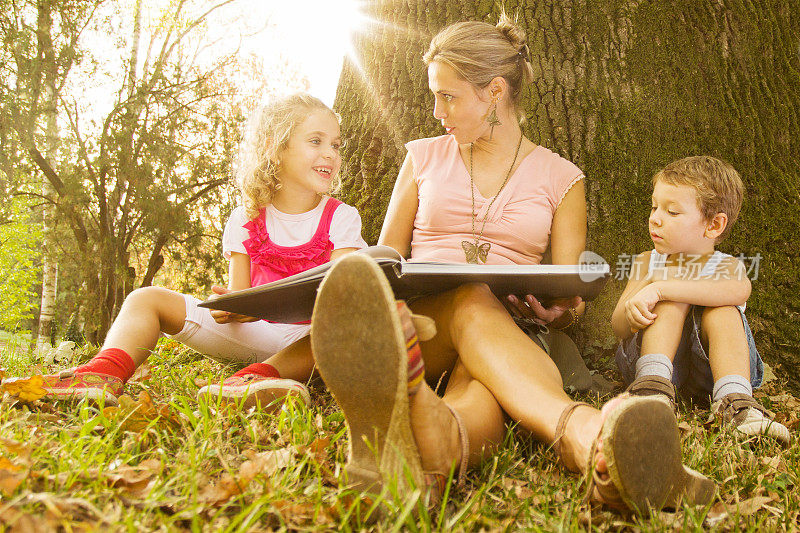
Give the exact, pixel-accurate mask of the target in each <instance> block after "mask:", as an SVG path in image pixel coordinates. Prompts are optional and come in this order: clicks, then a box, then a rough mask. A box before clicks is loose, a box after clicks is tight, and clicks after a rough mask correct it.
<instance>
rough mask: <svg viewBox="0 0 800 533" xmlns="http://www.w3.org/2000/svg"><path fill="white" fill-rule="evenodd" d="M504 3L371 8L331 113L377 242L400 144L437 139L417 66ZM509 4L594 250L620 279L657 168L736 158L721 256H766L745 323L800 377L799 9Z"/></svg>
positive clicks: (536, 100) (538, 124)
mask: <svg viewBox="0 0 800 533" xmlns="http://www.w3.org/2000/svg"><path fill="white" fill-rule="evenodd" d="M499 4H500V3H496V2H494V1H489V0H485V1H484V0H480V1H473V0H447V1H435V2H430V1H421V0H402V1H401V0H378V1H376V2H373V3H372V4H371V6H372V7H371V13H370V14H371V15H372V16H373V17H374V18H376V19H378V20H379V21H381V22H382V23H383V24H381V25H379V26H375V27H374V28H373V30H372V31H370V32H369V33H365V34H363V35H362V36H360V37H359V39H358V42H357V50H358V52H359V55H358V63H359V65H360V66H358V67H357V66H356V65H355V64H353V63H352V62H351V63H349V64H347V65H346V67H345V72H344V73H343V76H342V79H341V83H340V86H339V91H338V93H337V100H336V105H335V107H336V108H337V110H338V111H339V112H340V113H341V114H342V116H343V127H342V129H343V131H345V132H347V135H348V143H347V144H346V146H345V148H344V159H345V161H346V164H347V166H346V168H347V175H346V177H345V179H344V184H343V194H342V196H343V197H344V199H345V200H346V201H348V202H351V203H353V204H355V205H356V206H357V207H358V208H359V210H360V211H361V214H362V217H364V220H365V237H366V238H367V239H368V240H369V241H370V242H372V243H374V242H375V240H376V239H377V236H378V233H379V230H380V225H381V222H382V220H383V215H384V213H385V210H386V206H387V204H388V200H389V197H390V195H391V190H392V185H393V183H394V180H395V178H396V176H397V170H398V167H399V164H400V163H401V162H402V160H403V157H404V152H405V149H404V148H403V143H404V142H406V141H408V140H410V139H414V138H418V137H425V136H432V135H439V134H442V133H443V132H442V129H441V127H440V126H439V125H438V124H437V121H436V120H435V119H433V117H432V110H433V109H432V105H433V99H432V98H431V96H430V95H429V94H428V89H427V76H426V70H425V67H424V65H423V63H422V60H421V57H422V54H423V52H424V50H425V49H426V47H427V45H428V43H429V41H430V38H431V37H432V36H433V35H434V34H435V33H436V32H438V31H439V30H440V29H442V28H443V27H444V26H446V25H448V24H450V23H453V22H456V21H460V20H485V21H487V22H491V23H495V22H496V21H497V18H498V15H499V10H500V7H499ZM504 5H505V9H506V11H507V12H509V13H510V14H512V15H516V16H517V17H518V18H519V21H520V22H521V23H522V25H523V26H524V27H525V28H526V29H527V31H528V35H529V42H530V45H531V49H532V55H533V65H534V69H535V72H536V74H535V80H534V82H533V84H532V85H531V86H530V87H529V88H528V90H527V92H526V93H525V94H524V98H523V107H524V109H525V110H526V118H527V122H526V124H525V125H524V130H525V133H526V134H527V135H528V136H529V137H530V138H531V139H532V140H534V142H537V143H540V144H542V145H544V146H546V147H548V148H550V149H552V150H554V151H556V152H558V153H560V154H561V155H563V156H564V157H566V158H568V159H570V160H571V161H574V162H575V163H576V164H578V165H579V166H580V167H581V168H582V169H583V170H584V171H585V173H586V175H587V178H588V179H587V195H588V204H589V221H590V228H589V247H590V249H592V250H593V251H596V252H598V253H600V254H602V255H603V256H604V257H605V258H606V259H607V260H608V261H609V263H610V264H611V266H612V271H614V270H618V271H619V270H621V268H622V267H625V266H626V265H629V263H628V261H629V259H630V255H631V254H634V253H637V252H639V251H642V250H645V249H648V248H649V247H651V246H652V243H651V242H650V240H649V236H648V234H647V231H646V224H645V220H646V217H647V214H648V209H649V205H650V204H649V202H650V200H649V195H650V189H651V185H650V180H651V177H652V175H653V174H654V173H655V171H657V170H658V169H659V168H660V167H663V166H664V165H665V164H666V163H668V162H670V161H672V160H674V159H677V158H680V157H684V156H687V155H692V154H701V153H702V154H711V155H715V156H718V157H722V158H724V159H726V160H727V161H729V162H730V163H732V164H733V165H734V166H735V167H736V168H737V169H738V170H739V172H740V173H741V174H742V177H743V178H744V181H745V184H746V187H747V194H746V201H745V205H744V208H743V211H742V214H741V218H740V220H739V222H738V223H737V225H736V227H735V229H734V231H733V234H732V235H731V236H730V238H729V239H728V240H726V241H725V242H724V243H723V244H722V246H721V249H722V250H723V251H726V252H728V253H732V254H736V255H738V254H740V253H742V254H744V255H746V256H749V257H753V256H757V255H758V254H760V256H761V259H760V263H759V264H758V279H757V280H756V281H755V282H754V291H753V294H752V296H751V298H750V301H749V302H748V308H749V310H750V312H749V313H748V316H749V317H750V320H751V324H752V325H753V327H754V330H755V333H756V340H757V342H758V345H759V348H760V350H761V352H762V354H763V355H764V356H765V359H766V360H767V361H769V362H771V363H783V370H784V371H785V372H786V373H787V374H788V375H789V376H791V377H794V378H798V377H800V365H798V364H797V363H800V341H798V337H797V334H796V323H797V319H798V313H799V312H800V294H798V293H797V291H796V288H797V284H796V280H797V279H798V277H799V276H798V274H800V267H798V264H800V263H799V262H798V259H800V257H798V256H800V252H798V249H797V246H796V245H795V239H796V234H797V230H796V225H797V222H798V220H800V207H798V200H800V198H798V196H799V195H798V190H799V189H798V183H800V166H798V164H797V161H798V160H800V75H799V74H800V41H799V40H798V39H800V37H798V36H800V2H799V1H798V0H764V1H762V2H746V1H744V0H715V1H711V0H707V1H706V0H704V1H701V2H697V1H695V0H676V1H674V2H655V1H644V0H614V1H607V2H596V1H590V0H577V1H572V0H569V1H568V0H544V1H537V2H530V1H527V0H506V1H505V2H504ZM750 264H751V265H752V262H751V263H750ZM752 266H755V265H752ZM616 267H620V268H616ZM751 274H755V269H753V271H752V272H751ZM622 286H623V282H622V281H618V282H615V283H612V284H611V286H610V287H609V288H608V289H607V290H606V291H605V292H604V295H603V296H602V297H601V298H600V299H599V300H598V301H597V302H596V304H595V305H594V306H593V309H591V310H590V312H589V314H588V316H587V318H586V319H585V320H584V321H583V322H584V325H585V329H586V333H587V338H586V339H585V341H584V345H585V347H586V348H590V347H591V346H602V345H605V346H609V345H610V344H609V341H610V340H611V332H610V327H609V326H608V322H609V318H608V317H610V315H611V309H612V307H613V304H614V302H615V301H616V299H617V297H618V296H619V293H620V292H621V290H622ZM795 383H796V381H795Z"/></svg>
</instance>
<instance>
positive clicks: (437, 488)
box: [424, 403, 469, 506]
mask: <svg viewBox="0 0 800 533" xmlns="http://www.w3.org/2000/svg"><path fill="white" fill-rule="evenodd" d="M445 405H447V404H446V403H445ZM447 408H448V409H450V412H451V413H452V414H453V418H454V419H455V421H456V425H457V426H458V436H459V439H460V441H459V442H460V445H461V457H460V460H459V463H458V466H457V467H456V468H457V470H456V471H455V473H454V484H455V485H461V484H462V483H463V482H464V479H465V478H466V477H467V461H468V460H469V438H468V436H467V430H466V428H465V427H464V422H463V421H462V420H461V416H460V415H459V414H458V413H457V412H456V411H455V409H453V408H452V407H450V406H449V405H447ZM424 474H425V485H426V486H427V487H428V489H429V494H430V496H429V500H428V505H429V506H436V505H439V504H440V503H441V501H442V498H443V497H444V493H445V490H446V489H447V480H448V479H449V478H450V472H443V471H438V472H434V471H426V472H424Z"/></svg>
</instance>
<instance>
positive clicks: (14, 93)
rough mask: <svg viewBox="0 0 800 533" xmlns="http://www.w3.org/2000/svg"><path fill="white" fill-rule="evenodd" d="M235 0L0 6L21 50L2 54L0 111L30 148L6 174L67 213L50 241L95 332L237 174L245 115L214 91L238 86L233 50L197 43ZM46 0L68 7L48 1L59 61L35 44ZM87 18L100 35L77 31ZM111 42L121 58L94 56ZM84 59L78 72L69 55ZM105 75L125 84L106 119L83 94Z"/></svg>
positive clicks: (7, 33) (12, 140)
mask: <svg viewBox="0 0 800 533" xmlns="http://www.w3.org/2000/svg"><path fill="white" fill-rule="evenodd" d="M228 3H230V0H229V1H228V2H221V3H219V4H214V5H208V4H207V3H205V2H189V1H185V0H179V1H172V2H166V3H165V4H164V5H163V6H161V9H160V10H159V9H155V8H153V7H152V6H150V7H147V8H146V6H143V5H142V3H141V2H140V1H137V2H136V3H135V4H134V5H133V6H132V8H130V7H126V6H120V5H119V4H107V5H105V6H104V8H105V10H103V11H102V13H100V12H98V11H97V10H93V8H94V7H97V3H96V4H89V3H84V2H74V3H70V2H52V3H47V2H46V1H45V0H40V2H37V3H33V2H11V3H10V4H11V7H13V8H14V9H13V10H12V12H11V13H4V15H3V19H2V21H3V24H2V31H3V38H4V41H5V42H8V43H10V44H11V50H12V51H13V54H7V55H6V56H4V58H5V59H6V61H5V62H4V67H5V70H4V75H3V76H2V78H3V82H4V86H3V99H4V100H5V101H6V102H10V103H9V104H8V105H6V106H4V107H3V109H4V111H6V112H7V113H9V114H10V115H11V116H10V119H11V120H10V121H8V122H6V120H5V118H6V117H4V121H3V122H4V123H5V124H10V125H11V127H12V128H13V129H11V131H8V130H6V129H5V128H4V132H3V139H4V140H5V142H7V143H9V144H13V145H14V146H15V148H14V149H15V150H17V152H22V153H24V154H25V155H26V158H25V159H22V160H20V159H16V158H15V159H13V160H11V161H9V165H8V166H7V167H6V175H7V176H11V175H16V176H23V179H21V180H20V181H19V182H17V183H15V184H14V187H15V188H16V190H17V191H18V192H22V193H26V194H28V195H33V196H36V197H39V198H40V199H41V201H42V202H43V203H44V204H45V205H50V206H52V207H53V208H54V209H55V210H56V212H57V219H58V220H59V222H60V223H61V224H62V225H63V226H62V227H61V228H48V234H49V235H51V236H53V235H54V236H57V238H53V239H52V241H51V242H53V243H55V244H54V246H55V247H56V248H57V250H56V253H57V254H58V255H59V257H60V258H61V260H60V263H61V264H62V265H65V264H66V265H69V267H66V268H62V272H64V271H67V270H69V272H64V273H65V274H68V275H65V276H62V278H66V279H65V280H64V281H65V282H67V283H71V284H72V287H71V291H70V293H71V294H72V295H73V297H74V299H75V300H77V301H75V302H74V303H75V304H77V305H80V307H81V309H82V310H83V313H84V316H83V321H84V322H85V323H86V324H87V325H88V326H89V327H91V331H88V332H87V333H88V337H89V339H90V340H92V341H95V342H99V341H101V340H102V338H103V337H104V335H105V332H106V330H107V329H108V326H109V325H110V321H111V318H112V317H113V316H114V314H115V312H116V310H117V309H118V307H119V305H121V303H122V300H123V299H124V296H125V295H126V294H127V292H129V291H130V290H132V288H133V287H134V286H135V284H136V282H137V281H138V284H140V285H148V284H150V283H152V281H153V278H154V276H155V275H156V273H157V272H158V270H159V269H160V268H161V266H162V265H163V263H164V256H163V252H164V250H165V247H168V246H169V245H170V244H171V243H174V242H180V241H184V242H185V241H187V240H191V239H192V236H198V235H202V234H203V233H204V227H203V226H204V216H206V214H208V213H210V214H214V213H220V210H222V211H224V210H225V203H224V201H223V200H224V198H222V197H220V196H219V194H216V192H217V190H218V188H219V187H220V186H221V185H223V184H225V183H226V182H227V180H228V176H229V169H230V160H231V155H232V151H233V148H234V137H235V134H236V131H237V119H238V117H236V116H230V115H226V114H224V111H225V110H226V109H227V110H230V109H229V108H225V107H224V106H223V105H220V103H219V102H220V97H221V96H222V95H223V94H224V91H227V90H230V89H231V87H230V85H227V84H225V83H220V82H219V80H218V78H219V75H218V73H219V72H223V71H224V69H225V65H226V61H227V58H221V59H217V60H214V61H213V63H212V62H210V61H208V60H207V59H206V61H205V62H202V61H199V60H198V56H201V55H202V54H201V52H202V51H203V49H204V46H205V45H207V44H209V43H207V42H204V41H203V38H202V35H203V30H204V24H205V22H206V20H207V19H208V17H209V15H210V14H211V13H213V12H214V11H215V10H216V9H218V8H219V7H220V6H222V5H225V4H228ZM43 5H48V6H49V5H52V6H55V5H57V6H59V9H58V10H56V9H55V8H54V10H53V11H52V12H51V15H52V17H53V21H52V27H57V28H58V31H57V32H56V31H52V33H51V37H52V36H53V35H56V34H57V35H58V36H59V37H58V38H59V39H60V41H59V42H58V43H55V42H54V43H52V46H51V48H52V49H53V52H54V55H53V57H54V59H52V60H48V59H45V60H43V58H42V57H41V56H42V52H41V51H42V50H46V49H48V46H39V47H38V48H37V47H33V46H31V45H30V44H29V43H30V42H31V39H30V38H31V37H32V36H33V35H34V34H35V33H34V31H35V29H36V30H39V29H41V27H42V26H41V25H37V24H36V23H35V20H36V17H37V16H38V15H39V13H40V10H39V8H40V7H42V6H43ZM67 7H71V8H73V10H72V11H69V10H68V9H67ZM145 9H147V11H145ZM100 15H102V16H100ZM145 21H146V23H144V24H143V22H145ZM87 28H88V30H87ZM87 31H88V32H91V33H93V35H94V39H95V40H94V42H90V41H87V40H86V39H84V38H81V34H82V33H83V32H87ZM39 33H40V34H41V32H39ZM102 35H105V36H113V40H112V41H108V37H106V38H105V39H106V40H105V41H103V40H102V39H100V37H99V36H102ZM32 42H36V41H35V40H33V41H32ZM109 43H111V44H114V45H116V46H117V48H118V49H120V50H123V51H126V52H125V53H124V55H122V56H121V64H122V65H123V67H124V68H122V69H119V68H118V67H116V65H114V64H113V63H112V64H108V61H111V60H110V59H106V60H104V59H102V58H101V57H100V56H99V53H100V52H101V51H102V52H103V53H104V54H106V55H105V56H104V57H108V55H107V54H108V50H107V49H103V50H95V49H94V48H96V47H98V46H100V47H102V46H103V45H105V46H108V45H109ZM92 45H94V46H92ZM7 46H8V45H7ZM56 51H57V53H56ZM94 52H97V53H98V55H97V56H94V55H92V54H93V53H94ZM76 58H78V59H79V60H80V61H77V64H78V66H79V72H78V73H75V70H76V69H72V68H71V67H73V66H74V65H75V64H76V61H75V59H76ZM104 61H105V63H104ZM53 64H55V65H56V69H55V72H56V75H55V76H56V81H55V83H54V85H55V87H56V91H57V94H58V97H59V98H58V119H59V125H60V126H61V127H62V132H61V136H60V142H59V143H58V150H57V151H55V152H51V151H48V149H47V146H48V145H47V141H46V137H45V136H46V134H47V132H48V131H49V130H48V129H47V117H48V116H49V115H47V114H46V113H44V112H43V104H42V102H43V98H42V96H41V94H40V92H39V91H40V89H39V87H40V86H41V85H42V84H41V80H42V76H43V74H42V73H41V72H39V71H41V70H42V69H45V68H46V67H48V65H49V66H52V65H53ZM115 67H116V68H115ZM70 73H73V76H70ZM119 73H124V74H123V75H119ZM104 77H106V78H109V79H111V80H116V82H115V83H116V91H115V95H114V98H113V104H112V105H111V106H110V111H109V112H108V113H105V114H104V115H103V116H102V117H100V118H99V119H98V117H97V112H96V110H95V109H93V107H95V106H99V105H101V103H102V102H96V101H95V102H91V101H89V102H87V100H86V98H85V96H84V94H83V93H84V92H85V91H91V90H94V91H95V92H94V94H98V92H97V89H96V87H93V85H92V84H93V82H96V81H97V79H98V78H100V79H102V78H104ZM11 81H13V82H15V83H16V86H13V85H11V84H10V83H9V82H11ZM45 101H46V99H45ZM87 117H88V118H87ZM31 168H32V169H35V171H36V175H37V176H44V178H45V179H46V181H47V183H48V184H49V186H50V187H51V188H52V189H51V190H52V192H49V191H45V192H44V193H42V192H41V190H40V189H39V188H37V187H36V186H35V184H36V180H31V179H30V178H29V177H27V175H26V172H25V170H28V171H30V169H31ZM25 178H27V179H25ZM39 183H40V182H39ZM223 215H224V213H223ZM51 251H52V250H51ZM145 251H146V252H145ZM64 284H65V283H62V285H64Z"/></svg>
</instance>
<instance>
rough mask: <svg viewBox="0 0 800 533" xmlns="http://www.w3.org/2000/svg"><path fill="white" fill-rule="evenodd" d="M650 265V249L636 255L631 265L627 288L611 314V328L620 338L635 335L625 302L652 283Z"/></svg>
mask: <svg viewBox="0 0 800 533" xmlns="http://www.w3.org/2000/svg"><path fill="white" fill-rule="evenodd" d="M649 267H650V251H649V250H648V251H647V252H642V253H640V254H639V255H637V256H636V258H635V259H634V261H633V264H632V265H631V271H630V275H629V277H628V284H627V285H625V290H624V291H622V295H621V296H620V297H619V301H618V302H617V306H616V307H615V308H614V313H613V314H612V315H611V328H612V329H613V330H614V334H615V335H616V336H617V337H619V338H620V339H623V340H624V339H627V338H629V337H630V336H631V335H633V330H632V329H631V327H632V325H631V323H630V322H628V317H627V313H626V308H625V304H626V303H627V302H628V300H629V299H630V297H631V296H633V295H634V294H636V293H637V292H639V290H641V289H642V288H643V287H645V286H646V285H648V284H650V282H651V279H650V276H649V275H648V274H649V272H648V270H649Z"/></svg>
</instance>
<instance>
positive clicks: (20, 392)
mask: <svg viewBox="0 0 800 533" xmlns="http://www.w3.org/2000/svg"><path fill="white" fill-rule="evenodd" d="M43 385H44V378H42V376H31V377H29V378H11V379H7V380H5V381H3V383H2V384H0V391H3V392H7V393H8V394H9V395H11V396H13V397H15V398H18V399H19V400H22V401H23V402H35V401H36V400H38V399H39V398H41V397H42V396H44V395H45V394H46V393H47V391H46V390H44V387H43Z"/></svg>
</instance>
